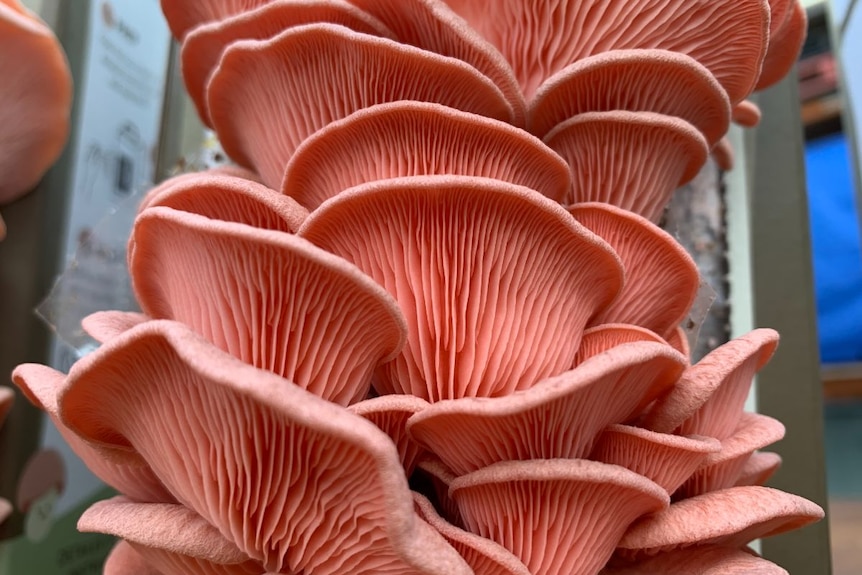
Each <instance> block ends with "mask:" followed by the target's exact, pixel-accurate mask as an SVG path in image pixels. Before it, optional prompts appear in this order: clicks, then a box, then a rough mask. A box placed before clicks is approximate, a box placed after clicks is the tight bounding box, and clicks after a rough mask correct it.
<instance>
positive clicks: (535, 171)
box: [282, 102, 572, 209]
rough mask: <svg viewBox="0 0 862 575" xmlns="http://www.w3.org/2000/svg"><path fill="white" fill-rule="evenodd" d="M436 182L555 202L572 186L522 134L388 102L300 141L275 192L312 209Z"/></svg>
mask: <svg viewBox="0 0 862 575" xmlns="http://www.w3.org/2000/svg"><path fill="white" fill-rule="evenodd" d="M435 174H437V175H445V174H452V175H460V176H480V177H485V178H493V179H497V180H502V181H506V182H511V183H513V184H519V185H522V186H526V187H528V188H531V189H533V190H536V191H538V192H541V193H542V194H544V195H545V196H547V197H549V198H551V199H552V200H557V201H559V200H562V199H563V198H564V197H565V195H566V194H567V193H568V192H569V188H570V187H571V185H572V184H571V181H572V179H571V176H570V174H569V167H568V166H567V165H566V163H565V162H564V161H563V160H562V158H560V157H559V156H558V155H557V154H555V153H554V151H553V150H551V149H550V148H548V147H547V146H546V145H545V144H543V143H542V142H541V141H540V140H538V139H536V138H534V137H533V136H531V135H529V134H528V133H526V132H524V131H523V130H520V129H518V128H515V127H513V126H511V125H509V124H506V123H505V122H500V121H498V120H492V119H490V118H486V117H484V116H479V115H477V114H469V113H466V112H461V111H458V110H454V109H452V108H448V107H446V106H441V105H440V104H431V103H425V102H393V103H389V104H380V105H378V106H372V107H370V108H365V109H362V110H359V111H358V112H356V113H354V114H351V115H350V116H348V117H347V118H345V119H343V120H340V121H337V122H333V123H331V124H329V125H328V126H326V127H325V128H322V129H321V130H319V131H318V132H316V133H315V134H314V135H312V136H310V137H309V138H308V139H307V140H305V141H304V142H303V143H302V144H301V145H300V146H299V148H297V150H296V153H295V154H294V156H293V158H292V159H291V161H290V163H289V164H288V166H287V171H286V174H285V177H284V182H283V183H282V192H284V193H285V194H287V195H290V196H292V197H293V198H295V199H296V200H297V201H298V202H299V203H301V204H303V205H304V206H306V207H308V208H309V209H315V208H317V207H318V206H319V205H320V204H321V203H323V202H324V201H326V200H327V199H329V198H331V197H332V196H335V195H336V194H338V193H339V192H342V191H343V190H346V189H348V188H351V187H354V186H357V185H360V184H364V183H367V182H372V181H376V180H384V179H388V178H397V177H403V176H420V175H435Z"/></svg>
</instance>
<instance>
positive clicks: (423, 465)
mask: <svg viewBox="0 0 862 575" xmlns="http://www.w3.org/2000/svg"><path fill="white" fill-rule="evenodd" d="M416 470H417V472H418V473H420V474H421V475H422V476H424V477H425V478H426V479H428V480H430V483H431V485H430V487H431V490H432V491H433V494H434V496H435V499H436V504H437V508H438V509H439V510H440V512H441V513H442V514H443V517H445V518H446V521H448V522H449V523H451V524H452V525H455V526H458V527H463V526H464V520H463V519H461V512H460V511H458V504H457V503H455V500H453V499H452V498H451V497H449V486H450V485H451V484H452V482H453V481H454V480H455V473H454V472H453V471H452V470H451V469H449V468H448V467H446V464H445V463H443V462H442V461H441V460H440V458H439V457H437V456H436V455H434V454H433V453H429V452H427V451H426V452H425V453H424V454H423V456H422V459H420V460H419V461H418V463H416Z"/></svg>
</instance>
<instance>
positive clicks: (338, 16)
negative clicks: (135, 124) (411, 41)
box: [180, 0, 395, 125]
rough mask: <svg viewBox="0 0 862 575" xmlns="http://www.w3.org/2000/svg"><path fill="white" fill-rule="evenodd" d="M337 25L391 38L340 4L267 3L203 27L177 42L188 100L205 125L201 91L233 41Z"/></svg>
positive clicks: (332, 0)
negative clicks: (308, 26)
mask: <svg viewBox="0 0 862 575" xmlns="http://www.w3.org/2000/svg"><path fill="white" fill-rule="evenodd" d="M324 22H326V23H330V24H338V25H341V26H344V27H346V28H350V29H351V30H354V31H356V32H361V33H363V34H371V35H374V36H382V37H386V38H390V39H393V40H394V39H395V37H394V36H393V34H392V32H390V31H389V30H388V29H387V28H386V26H384V25H383V23H381V22H380V21H379V20H377V19H376V18H374V17H373V16H371V15H370V14H367V13H365V12H363V11H362V10H360V9H358V8H357V7H356V6H353V5H352V4H350V3H348V2H345V1H344V0H271V1H270V2H267V3H266V4H262V5H261V6H258V7H257V8H255V9H252V10H247V11H245V12H241V13H239V14H235V15H233V16H230V17H228V18H225V19H223V20H216V21H213V22H209V23H207V24H203V25H201V26H198V27H196V28H193V29H192V30H191V31H189V33H188V35H186V36H185V38H183V43H182V52H181V55H180V57H181V61H182V70H183V79H184V80H185V85H186V89H187V91H188V93H189V96H190V97H191V99H192V102H194V104H195V107H196V108H197V111H198V115H199V116H200V117H201V119H202V120H203V121H204V123H205V124H207V125H211V122H210V121H209V111H208V109H207V102H206V87H207V83H208V82H209V79H210V76H211V75H212V72H213V70H215V69H216V67H217V66H218V63H219V60H220V59H221V55H222V53H223V52H224V51H225V49H226V48H227V47H228V46H229V45H230V44H232V43H233V42H236V41H237V40H265V39H267V38H272V37H273V36H276V35H278V34H280V33H282V32H284V31H285V30H287V29H289V28H294V27H296V26H302V25H305V24H318V23H324Z"/></svg>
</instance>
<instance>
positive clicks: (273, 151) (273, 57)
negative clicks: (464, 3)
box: [207, 24, 513, 187]
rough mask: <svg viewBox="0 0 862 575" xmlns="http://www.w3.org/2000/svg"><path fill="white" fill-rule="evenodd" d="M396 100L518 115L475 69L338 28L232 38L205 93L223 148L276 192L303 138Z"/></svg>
mask: <svg viewBox="0 0 862 575" xmlns="http://www.w3.org/2000/svg"><path fill="white" fill-rule="evenodd" d="M398 100H418V101H425V102H436V103H439V104H444V105H446V106H449V107H452V108H456V109H459V110H463V111H465V112H473V113H477V114H481V115H484V116H488V117H491V118H496V119H500V120H506V121H512V118H513V115H512V108H511V106H509V104H508V102H506V100H505V98H504V97H503V94H502V92H500V90H499V88H497V87H496V86H495V85H494V84H493V83H492V82H491V81H490V80H489V79H488V78H486V77H485V76H483V75H482V74H481V73H480V72H479V71H478V70H476V69H475V68H473V67H472V66H470V65H469V64H466V63H464V62H462V61H461V60H458V59H455V58H448V57H446V56H440V55H439V54H435V53H433V52H427V51H425V50H421V49H419V48H414V47H413V46H408V45H406V44H400V43H398V42H394V41H392V40H388V39H386V38H378V37H375V36H369V35H367V34H360V33H357V32H353V31H351V30H348V29H347V28H344V27H342V26H337V25H334V24H312V25H307V26H298V27H296V28H291V29H289V30H286V31H284V32H282V33H281V34H279V35H278V36H275V37H273V38H271V39H269V40H260V41H259V40H241V41H238V42H234V43H233V44H231V45H230V46H229V47H228V48H227V49H226V50H225V51H224V53H223V54H222V58H221V61H220V62H219V66H218V68H217V69H216V70H215V72H213V74H212V77H211V78H210V82H209V84H208V87H207V102H208V107H209V111H210V118H211V120H212V123H213V126H215V130H216V132H217V133H218V136H219V139H220V142H221V144H222V147H223V149H224V150H225V152H226V153H227V154H228V155H229V156H230V157H232V158H233V159H234V160H235V161H236V162H238V163H239V164H242V165H244V166H247V167H252V168H254V170H255V171H256V172H258V173H260V175H261V178H262V179H263V181H264V183H266V184H267V185H269V186H270V187H278V186H279V184H280V183H281V180H282V176H283V175H284V169H285V166H286V165H287V162H288V161H289V160H290V158H291V156H293V153H294V151H295V150H296V148H297V146H299V144H300V143H302V141H303V140H305V138H307V137H308V136H310V135H311V134H313V133H314V132H316V131H317V130H319V129H320V128H323V127H324V126H326V125H327V124H329V123H330V122H334V121H336V120H340V119H342V118H345V117H347V116H349V115H350V114H352V113H353V112H356V111H357V110H360V109H362V108H367V107H369V106H373V105H375V104H383V103H386V102H395V101H398Z"/></svg>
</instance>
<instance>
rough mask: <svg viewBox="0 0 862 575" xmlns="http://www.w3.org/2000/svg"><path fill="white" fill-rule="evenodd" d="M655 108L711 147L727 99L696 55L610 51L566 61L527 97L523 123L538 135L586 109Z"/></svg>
mask: <svg viewBox="0 0 862 575" xmlns="http://www.w3.org/2000/svg"><path fill="white" fill-rule="evenodd" d="M615 110H628V111H630V112H655V113H658V114H664V115H666V116H673V117H676V118H681V119H683V120H685V121H686V122H688V123H689V124H691V125H692V126H694V127H695V128H697V129H698V130H699V131H700V132H701V133H702V134H703V136H704V138H706V141H707V144H709V145H710V146H711V145H713V144H715V142H717V141H718V140H719V138H721V137H722V136H723V135H724V134H725V133H726V132H727V128H728V126H729V124H730V101H729V100H728V98H727V93H726V92H725V91H724V88H722V87H721V84H719V83H718V81H717V80H716V79H715V76H713V75H712V74H711V73H710V71H709V70H707V69H706V68H704V67H703V66H702V65H701V64H700V63H699V62H698V61H697V60H694V59H693V58H690V57H689V56H686V55H685V54H681V53H679V52H670V51H668V50H612V51H610V52H602V53H600V54H596V55H594V56H590V57H588V58H584V59H583V60H578V61H577V62H575V63H573V64H570V65H569V66H566V67H565V68H563V69H562V70H560V71H559V72H557V73H556V74H555V75H554V76H552V77H550V78H548V80H547V81H546V82H545V83H544V84H542V86H541V87H540V88H539V90H538V91H537V92H536V95H535V97H534V98H533V100H532V101H531V102H530V107H529V109H528V112H527V113H528V116H527V127H528V129H529V130H530V131H531V132H532V133H533V134H535V135H536V136H538V137H540V138H543V137H544V136H546V135H547V133H548V132H550V131H551V130H552V129H553V128H554V126H556V125H557V124H560V123H562V122H564V121H566V120H568V119H569V118H571V117H573V116H577V115H578V114H583V113H585V112H612V111H615Z"/></svg>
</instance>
